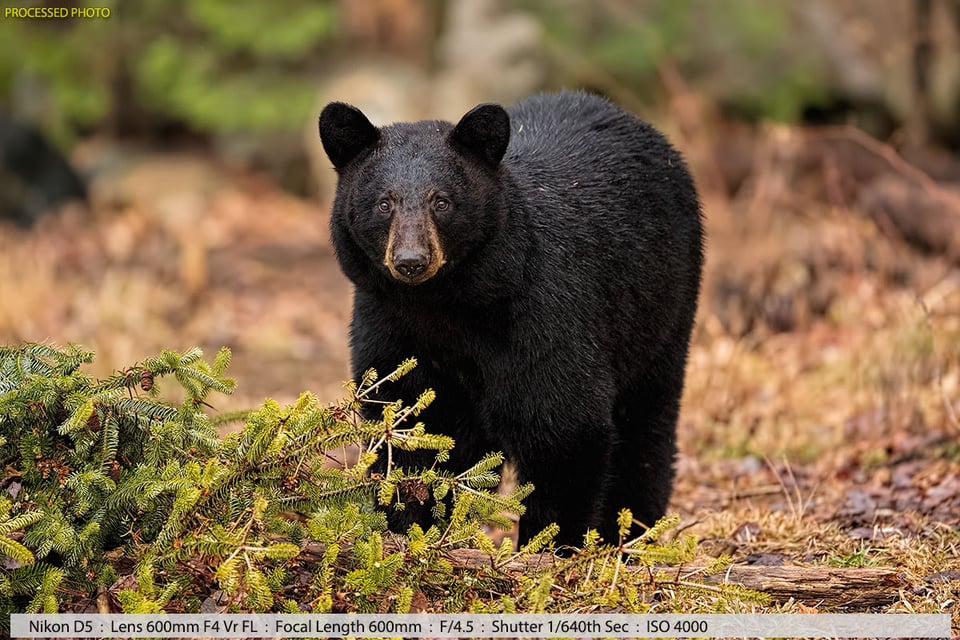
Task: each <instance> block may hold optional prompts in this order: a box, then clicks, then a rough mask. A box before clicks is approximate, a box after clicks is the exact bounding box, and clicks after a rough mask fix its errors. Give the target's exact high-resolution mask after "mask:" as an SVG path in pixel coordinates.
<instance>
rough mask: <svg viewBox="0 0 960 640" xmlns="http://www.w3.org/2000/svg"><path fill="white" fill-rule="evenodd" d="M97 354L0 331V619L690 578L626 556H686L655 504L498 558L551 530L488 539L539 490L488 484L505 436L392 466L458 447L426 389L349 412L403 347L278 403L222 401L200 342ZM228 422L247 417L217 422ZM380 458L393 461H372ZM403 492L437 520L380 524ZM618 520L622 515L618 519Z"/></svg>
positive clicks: (614, 595)
mask: <svg viewBox="0 0 960 640" xmlns="http://www.w3.org/2000/svg"><path fill="white" fill-rule="evenodd" d="M93 356H94V354H93V353H92V352H90V351H87V350H84V349H82V348H80V347H77V346H69V347H67V348H58V347H54V346H51V345H45V344H32V343H31V344H23V345H18V346H9V347H3V346H0V463H2V465H3V468H4V475H3V478H2V480H0V560H2V563H0V625H3V626H5V625H6V624H7V621H8V616H7V614H9V613H13V612H28V613H33V612H49V613H53V612H58V611H89V610H94V609H95V608H97V609H99V610H101V611H103V610H106V611H115V610H121V611H123V612H125V613H153V612H159V611H171V612H174V611H184V612H193V611H199V610H200V607H201V605H202V604H207V605H210V604H212V605H213V606H214V607H215V609H214V610H218V611H253V612H261V611H280V612H297V611H304V610H306V611H313V612H331V611H336V612H347V611H355V612H363V613H372V612H397V613H405V612H408V611H410V610H411V607H413V606H414V599H415V598H416V599H417V600H418V602H419V604H418V605H417V606H418V607H420V608H427V609H428V610H436V611H448V612H457V611H465V610H468V605H467V603H468V602H472V603H473V604H471V605H470V606H469V610H471V611H476V612H513V611H534V612H536V611H548V610H552V611H580V610H585V609H584V608H585V607H586V610H594V609H596V608H603V609H612V610H630V611H643V610H647V609H648V607H649V602H650V596H651V595H652V594H653V593H654V592H655V591H657V590H658V589H660V588H661V587H662V586H663V585H664V584H666V585H668V586H670V587H671V589H674V590H675V589H676V588H678V587H680V586H682V585H680V584H679V582H678V581H677V580H673V581H671V580H670V579H668V578H665V577H664V576H662V575H660V574H654V573H653V572H651V571H646V572H635V571H634V572H627V571H626V569H625V564H626V563H630V562H632V563H634V564H640V565H647V566H649V565H652V564H654V563H656V562H663V561H666V562H673V563H682V562H687V561H689V559H690V558H692V557H693V551H694V547H695V542H694V540H693V539H692V537H685V538H681V539H677V540H673V541H670V542H667V543H664V544H657V539H658V538H659V537H660V536H661V534H664V533H667V532H669V531H670V530H672V529H675V528H676V525H677V522H676V521H675V520H664V521H661V523H659V524H658V525H657V527H654V528H653V529H651V530H649V531H648V532H647V534H646V535H645V536H643V537H642V538H641V539H640V540H636V541H632V542H624V540H622V539H621V540H620V541H619V544H618V545H617V546H601V545H599V544H598V543H597V539H596V535H595V533H591V534H588V536H587V537H586V538H585V540H584V547H583V549H582V551H581V553H579V554H578V555H577V556H575V557H574V558H572V559H570V560H568V561H564V562H560V563H555V564H553V565H552V566H550V567H549V569H544V570H541V571H538V572H535V573H528V574H526V575H517V574H511V573H510V572H507V571H500V568H501V567H503V566H505V565H506V563H507V561H508V560H511V559H515V558H516V557H517V556H518V555H520V554H524V553H526V554H530V553H538V552H540V551H542V550H544V549H549V548H550V547H551V545H552V538H553V536H554V535H555V533H556V528H555V527H548V528H547V529H546V530H544V531H543V532H541V533H540V534H539V535H537V536H535V537H534V538H533V539H532V540H531V541H530V542H528V543H527V544H526V545H525V546H524V548H522V549H521V550H520V552H519V553H515V552H514V550H513V546H512V544H511V541H510V539H509V538H505V539H504V541H503V542H502V543H501V544H499V545H496V544H495V543H494V542H493V540H492V539H491V538H490V537H489V536H488V535H487V531H488V530H489V529H488V528H489V527H491V526H494V527H497V526H499V527H506V526H509V525H510V522H511V521H510V519H509V517H508V516H507V514H510V513H512V514H514V515H520V514H521V513H522V512H523V506H522V504H521V501H522V499H523V498H524V497H525V496H526V495H528V494H529V493H530V491H532V490H533V487H531V486H529V485H525V486H520V487H518V488H516V489H514V490H513V491H512V492H510V493H508V494H505V495H504V494H498V493H497V492H496V488H497V486H498V484H499V480H500V478H499V475H498V473H497V470H498V468H499V467H500V465H501V464H502V462H503V456H502V455H501V454H497V453H491V454H489V455H487V456H485V457H484V458H483V459H481V460H480V461H478V462H477V464H475V465H474V466H473V467H472V468H470V469H468V470H467V471H465V472H463V473H460V474H451V473H449V472H447V471H444V470H442V468H441V467H440V466H438V465H436V464H434V465H433V466H432V467H431V468H428V469H403V468H399V467H396V466H395V465H393V463H392V461H393V451H394V449H401V450H413V449H428V450H433V451H436V458H435V459H436V461H437V462H442V461H443V460H445V459H446V458H447V456H448V455H449V450H450V449H451V448H452V447H453V446H454V442H453V441H452V440H451V439H450V438H448V437H446V436H442V435H436V434H431V433H429V432H427V430H426V428H425V425H424V424H423V423H421V422H418V421H416V417H417V416H418V414H419V413H420V412H421V411H422V410H423V409H424V408H425V407H426V406H427V405H429V404H430V402H431V401H432V400H433V392H432V391H430V390H425V391H424V392H423V394H422V395H421V396H420V398H419V399H418V400H417V402H416V403H415V404H413V405H412V406H404V405H403V404H402V403H401V402H399V401H398V402H393V403H383V402H382V401H376V402H377V403H378V405H379V406H381V408H382V411H381V412H380V414H381V415H380V418H379V419H376V420H369V419H364V418H363V417H362V415H361V408H362V407H363V406H364V404H365V403H372V402H375V401H374V400H372V399H371V395H372V394H373V392H374V391H376V390H377V389H378V388H380V387H381V386H384V385H389V383H390V382H392V381H394V380H396V379H397V378H398V377H400V376H402V375H404V374H405V373H407V372H408V371H410V370H411V369H412V368H413V367H414V366H416V362H415V361H414V360H407V361H406V362H403V363H401V364H400V366H399V367H398V368H397V369H396V370H395V371H393V372H390V373H389V374H387V375H386V376H383V377H378V375H377V372H375V371H369V372H367V373H366V375H364V376H363V378H362V379H361V380H360V381H358V382H356V383H353V382H351V383H348V384H347V394H346V398H345V399H344V400H341V401H339V402H338V403H335V404H332V405H323V404H321V403H320V402H319V401H318V400H317V398H316V397H315V396H314V395H313V394H311V393H304V394H302V395H301V396H300V397H299V398H298V399H297V401H296V402H294V403H292V404H291V405H289V406H286V407H281V406H280V404H278V403H277V402H276V401H274V400H270V399H268V400H266V401H265V402H264V403H263V404H262V405H261V406H260V407H259V408H258V409H256V410H253V411H241V412H233V413H224V414H219V413H217V412H216V411H213V410H212V407H211V405H210V404H208V402H207V398H208V396H209V395H210V394H211V392H214V391H216V392H219V393H227V394H228V393H231V392H232V391H233V390H234V387H235V382H234V381H233V380H232V379H230V378H228V377H225V375H224V374H225V371H226V369H227V367H228V366H229V363H230V351H229V350H227V349H222V350H221V351H220V352H219V353H218V354H217V356H216V357H215V358H214V360H213V362H212V363H208V362H206V361H205V360H204V359H203V354H202V352H201V351H200V349H196V348H194V349H190V350H188V351H186V352H184V353H177V352H174V351H163V352H161V353H160V354H159V355H157V356H155V357H151V358H147V359H145V360H144V361H142V362H140V363H138V364H135V365H133V366H131V367H128V368H126V369H123V370H120V371H117V372H116V373H114V374H113V375H111V376H109V377H107V378H105V379H95V378H93V377H91V376H89V375H87V374H85V373H83V372H82V370H81V367H82V365H83V364H85V363H89V362H91V361H92V360H93ZM387 388H388V387H387ZM162 391H163V392H164V393H161V392H162ZM171 397H177V398H179V401H177V402H172V401H171V400H170V399H169V398H171ZM228 423H239V424H242V426H241V428H240V429H239V431H235V432H233V433H230V434H229V435H226V436H223V437H221V436H220V428H221V427H223V426H225V425H227V424H228ZM338 452H339V453H338ZM380 456H385V457H386V459H387V461H388V464H387V471H386V473H383V474H375V473H371V472H370V467H371V465H372V464H373V462H374V461H376V460H377V459H378V458H379V457H380ZM411 495H412V496H415V497H417V498H418V499H423V500H425V499H428V498H430V497H432V498H433V499H434V500H435V504H436V506H435V508H434V511H435V516H436V517H437V522H438V524H437V525H434V526H431V527H430V528H429V529H427V530H426V531H424V530H423V529H422V528H421V527H419V526H416V525H415V526H413V527H412V528H411V529H410V530H409V532H408V533H407V535H406V536H399V535H397V534H393V533H388V532H387V528H386V517H385V515H384V513H383V510H384V509H393V508H401V507H400V506H398V504H399V505H401V506H402V503H403V502H404V499H399V498H402V497H403V496H406V497H409V496H411ZM630 519H631V516H630V514H629V512H626V511H625V512H624V513H623V514H621V529H622V531H624V532H626V531H628V530H629V525H630ZM458 547H473V548H479V549H481V550H482V551H484V552H486V553H487V554H488V555H489V556H490V558H491V566H490V568H487V569H471V570H455V569H454V567H453V566H452V564H451V563H450V561H449V560H448V559H447V557H446V555H445V554H446V552H447V551H449V550H451V549H454V548H458ZM308 549H309V552H308V551H307V550H308ZM318 549H319V550H320V551H319V552H317V550H318ZM723 566H724V564H723V561H720V562H719V563H717V568H716V570H717V571H719V570H721V569H722V568H723ZM574 581H579V582H580V585H579V588H581V589H583V594H584V595H583V596H582V597H581V598H580V599H578V600H576V601H571V599H570V597H569V594H570V593H572V592H571V591H570V589H569V588H568V589H566V590H563V589H561V590H559V591H557V590H555V589H554V587H555V586H556V585H557V584H567V585H570V584H572V583H573V582H574ZM661 593H662V592H661ZM735 595H736V596H737V597H744V596H747V597H749V596H750V594H742V593H739V592H738V593H737V594H735ZM584 598H586V600H584ZM94 603H96V604H94ZM204 608H205V610H209V609H208V608H207V607H204Z"/></svg>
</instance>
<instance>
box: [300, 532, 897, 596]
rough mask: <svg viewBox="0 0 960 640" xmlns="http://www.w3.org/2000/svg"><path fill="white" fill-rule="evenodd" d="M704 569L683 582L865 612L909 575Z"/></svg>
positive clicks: (473, 562) (531, 565)
mask: <svg viewBox="0 0 960 640" xmlns="http://www.w3.org/2000/svg"><path fill="white" fill-rule="evenodd" d="M322 553H323V547H322V546H321V545H308V546H307V548H306V549H304V552H303V554H302V556H301V557H306V558H309V557H319V556H320V555H321V554H322ZM447 559H448V560H449V561H450V563H451V564H452V565H453V567H454V569H474V570H476V569H491V568H493V564H492V561H491V559H490V556H488V555H487V554H486V553H484V552H482V551H480V550H478V549H454V550H452V551H449V552H448V553H447ZM561 561H562V559H560V558H556V557H555V556H553V555H551V554H546V553H544V554H534V555H528V556H518V557H516V558H513V559H511V560H508V561H507V562H504V563H502V564H501V565H499V566H498V567H496V569H497V570H498V571H503V572H528V571H537V570H539V569H546V568H548V567H550V566H552V565H554V564H555V563H557V562H561ZM627 570H628V571H647V567H638V566H630V567H628V568H627ZM652 570H653V571H661V570H662V571H665V572H667V573H668V575H671V576H673V575H676V574H677V570H678V568H677V567H676V566H655V567H652ZM702 570H703V567H702V566H695V565H684V566H683V567H681V568H680V577H681V578H682V579H683V580H684V581H685V582H689V581H690V580H691V579H699V580H702V582H703V583H704V584H708V585H717V584H731V585H738V586H741V587H745V588H747V589H753V590H754V591H760V592H762V593H766V594H768V595H769V596H770V597H771V598H772V599H773V600H775V601H777V602H786V601H788V600H791V599H792V600H795V601H797V602H801V603H803V604H806V605H811V606H826V607H843V608H856V609H863V608H867V607H877V606H882V605H885V604H889V603H891V602H893V601H895V600H896V599H897V598H898V597H899V594H898V590H899V589H901V588H903V587H905V586H907V585H908V582H907V580H906V578H905V577H904V576H903V574H902V573H901V572H900V571H899V570H897V569H896V568H892V567H864V568H837V567H801V566H780V567H769V566H747V565H732V566H730V567H729V568H727V570H725V571H723V572H721V573H717V574H712V575H702Z"/></svg>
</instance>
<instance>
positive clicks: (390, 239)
mask: <svg viewBox="0 0 960 640" xmlns="http://www.w3.org/2000/svg"><path fill="white" fill-rule="evenodd" d="M383 263H384V266H386V267H387V270H388V271H389V272H390V275H392V276H393V277H394V278H395V279H397V280H399V281H400V282H403V283H405V284H421V283H423V282H426V281H427V280H429V279H430V278H432V277H433V276H435V275H436V273H437V271H439V270H440V267H442V266H443V265H444V264H445V263H446V258H445V257H444V255H443V248H442V247H441V246H440V235H439V233H438V232H437V227H436V225H435V224H434V222H433V220H432V219H430V218H429V217H428V216H425V215H417V214H410V213H405V214H401V215H398V216H394V218H393V221H392V222H391V224H390V232H389V234H388V235H387V246H386V251H385V255H384V256H383Z"/></svg>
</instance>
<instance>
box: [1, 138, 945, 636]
mask: <svg viewBox="0 0 960 640" xmlns="http://www.w3.org/2000/svg"><path fill="white" fill-rule="evenodd" d="M675 133H676V132H675ZM693 134H694V135H696V134H698V132H696V131H695V132H693ZM744 135H748V136H751V137H750V139H749V142H750V144H751V146H752V149H754V153H753V155H752V157H751V158H750V159H749V160H748V161H746V162H740V164H741V165H745V166H747V167H748V170H746V171H745V172H744V173H743V175H742V176H740V177H739V178H738V180H737V185H736V187H735V188H734V187H733V186H731V185H730V184H724V185H718V184H716V182H717V181H718V180H722V179H723V178H724V175H723V170H722V169H721V170H719V171H718V170H717V166H718V165H716V164H712V163H717V162H721V161H722V162H726V160H728V158H726V157H724V155H723V153H722V149H721V150H720V151H718V149H717V148H707V147H703V146H700V147H698V146H696V145H694V144H693V143H688V144H686V147H687V149H686V150H687V153H688V157H690V158H691V160H692V163H693V164H694V167H695V169H696V170H697V172H698V175H699V179H700V183H701V184H702V185H704V203H705V211H706V215H707V221H708V226H709V233H710V241H709V246H708V271H707V277H706V281H705V286H704V289H703V295H702V304H701V312H700V316H699V323H698V328H697V331H696V334H695V339H694V344H693V348H692V352H691V356H690V363H689V369H688V378H687V388H686V395H685V399H684V408H683V413H682V417H681V423H680V427H679V431H680V448H681V452H682V453H681V456H680V459H679V474H678V483H677V487H676V492H675V494H674V499H673V503H672V509H673V510H674V511H675V512H677V513H679V514H680V515H681V517H682V518H683V521H684V523H685V525H686V526H688V527H689V528H690V530H692V531H693V532H695V533H696V534H697V535H698V536H700V538H701V540H702V542H701V546H702V549H703V552H704V554H705V555H716V554H718V553H721V552H727V553H732V554H733V555H734V557H735V559H736V561H737V562H740V563H752V564H767V565H809V566H835V567H845V566H846V567H857V566H888V567H896V568H898V570H900V571H901V572H902V574H903V578H904V580H903V583H902V584H903V585H906V586H901V587H896V588H892V589H891V594H890V599H889V600H890V602H889V604H888V605H887V606H886V607H885V608H884V609H883V610H884V611H888V612H910V611H915V612H949V613H952V615H953V620H954V625H953V626H954V630H955V632H956V631H957V630H958V629H960V613H958V612H960V606H958V604H957V601H958V595H960V534H958V526H960V424H958V422H957V413H958V412H960V406H958V404H960V349H958V347H957V345H958V344H960V272H958V271H957V269H956V263H955V261H954V260H953V259H952V258H951V257H950V254H949V252H946V253H941V254H938V255H921V254H919V253H918V252H916V251H915V250H914V249H912V248H911V247H910V246H908V244H907V243H905V242H904V241H903V240H902V239H901V237H900V235H899V234H898V233H897V232H896V230H895V229H891V228H890V227H889V226H884V224H882V223H878V221H877V219H876V218H875V217H870V216H869V215H867V212H865V211H864V210H863V209H862V208H860V205H859V203H860V202H861V199H860V198H859V196H861V195H863V193H862V189H861V187H863V188H866V187H865V185H866V183H864V182H862V181H860V182H857V181H856V180H852V181H851V180H850V179H848V178H849V174H848V172H847V169H848V168H849V165H847V164H843V165H838V164H837V163H833V164H831V163H829V162H818V163H814V167H813V169H811V168H810V167H809V166H808V165H809V163H806V164H804V163H803V162H799V161H797V160H796V158H797V156H796V155H790V154H786V150H789V149H795V148H796V147H791V145H792V144H793V143H794V142H795V138H794V137H793V136H798V135H802V132H798V131H796V130H788V129H777V130H771V131H759V132H754V131H751V132H748V133H744ZM677 136H678V137H679V139H680V140H681V143H683V142H684V141H687V140H690V139H691V138H690V136H687V135H684V134H683V132H682V131H681V132H680V133H678V134H677ZM701 139H702V140H708V139H709V138H708V137H701ZM730 148H731V149H732V148H733V147H732V146H731V147H730ZM180 160H182V159H180ZM729 160H730V163H729V164H730V166H733V165H734V164H735V163H734V160H736V158H730V159H729ZM741 160H742V159H741ZM722 162H721V163H722ZM176 166H182V162H180V161H179V160H178V159H177V158H173V159H169V158H167V159H163V160H162V161H149V160H147V161H144V162H143V163H142V164H141V165H138V166H135V167H132V168H130V169H129V171H127V172H126V173H124V174H123V175H121V176H115V177H114V178H113V180H114V183H115V184H113V185H112V189H105V190H101V191H100V192H99V194H98V197H97V198H96V199H95V207H94V211H93V212H92V213H90V212H77V211H73V212H64V213H62V214H61V215H58V216H51V217H48V218H46V219H44V220H43V221H42V223H41V224H40V225H39V226H38V227H37V228H35V229H33V230H31V231H21V230H16V229H13V228H12V227H0V343H15V342H20V341H27V340H32V341H54V342H58V343H66V342H79V343H82V344H83V345H85V346H86V347H89V348H91V349H94V350H96V352H97V354H98V360H97V362H96V363H95V365H94V372H95V373H107V372H109V370H110V369H111V368H114V367H120V366H125V365H127V364H130V363H132V362H134V361H136V360H138V359H140V358H143V357H145V356H147V355H151V354H153V353H155V352H157V351H158V350H159V349H161V348H164V347H170V348H175V349H184V348H187V347H189V346H192V345H194V344H197V345H200V346H202V347H204V348H205V349H207V350H208V351H209V352H213V351H214V350H215V349H216V348H218V347H219V346H221V345H226V346H229V347H231V349H233V352H234V359H233V363H234V364H233V367H232V373H233V375H234V376H235V377H236V378H237V379H238V382H239V388H240V390H239V392H238V394H237V395H235V396H234V397H232V398H230V399H229V400H224V401H223V402H224V406H222V407H217V408H218V409H230V408H237V407H244V406H250V405H252V404H255V403H257V402H259V401H260V400H261V399H262V398H263V397H264V396H273V397H276V398H278V399H279V400H281V401H288V400H292V399H293V398H295V397H296V396H297V394H298V393H299V392H300V391H302V390H304V389H311V390H314V391H316V392H317V393H318V395H320V397H321V398H326V399H333V398H334V397H336V396H338V395H339V390H340V384H341V381H342V380H343V379H344V378H345V377H346V376H347V365H346V358H347V347H346V344H347V330H346V323H347V318H348V313H349V301H350V287H349V285H348V283H347V282H346V280H345V279H344V278H343V277H342V276H341V275H340V273H339V271H338V269H337V267H336V264H335V261H334V258H333V255H332V251H331V249H330V247H329V245H328V242H327V233H326V219H327V218H326V213H325V207H323V206H319V205H315V204H312V203H308V202H304V201H300V200H297V199H295V198H292V197H290V196H287V195H285V194H283V193H281V192H280V191H279V190H278V189H276V188H275V187H273V186H272V185H270V184H268V183H266V182H264V181H262V180H261V179H258V178H256V177H250V176H233V175H229V174H227V173H225V172H222V171H220V170H219V169H216V168H214V167H212V166H210V165H203V168H202V169H201V168H197V169H196V171H205V172H209V173H210V176H212V175H214V174H215V175H216V176H217V179H213V178H211V177H210V176H208V175H204V177H203V179H202V180H199V179H198V180H197V182H202V183H203V184H205V185H208V188H207V189H206V190H205V191H202V192H201V191H198V190H197V189H196V188H195V187H194V186H192V185H191V182H190V179H188V178H187V177H185V176H182V175H179V174H175V173H176V172H174V174H175V175H171V173H170V172H171V169H170V167H176ZM199 166H200V165H199V164H198V167H199ZM883 175H884V176H886V178H885V179H890V176H893V179H896V177H897V176H902V175H903V172H902V167H899V168H898V167H894V168H891V169H889V170H888V171H884V172H883ZM874 177H876V176H874ZM905 179H906V178H905ZM209 185H216V187H215V188H214V187H209ZM851 189H852V190H851ZM858 189H859V190H858ZM105 192H107V193H109V197H107V196H104V195H103V194H104V193H105ZM953 213H956V214H957V215H960V212H953ZM948 245H949V243H948ZM758 606H759V605H758ZM815 609H816V603H811V602H798V601H787V602H780V603H776V604H775V605H771V607H770V608H769V609H768V610H777V611H788V612H804V611H812V610H815Z"/></svg>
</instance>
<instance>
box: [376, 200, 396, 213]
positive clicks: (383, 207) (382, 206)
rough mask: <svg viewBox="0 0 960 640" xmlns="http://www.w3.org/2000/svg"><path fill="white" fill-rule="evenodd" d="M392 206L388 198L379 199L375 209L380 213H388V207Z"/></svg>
mask: <svg viewBox="0 0 960 640" xmlns="http://www.w3.org/2000/svg"><path fill="white" fill-rule="evenodd" d="M392 208H393V207H392V206H391V205H390V201H389V200H381V201H380V202H378V203H377V211H379V212H380V213H390V209H392Z"/></svg>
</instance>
